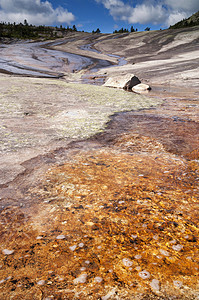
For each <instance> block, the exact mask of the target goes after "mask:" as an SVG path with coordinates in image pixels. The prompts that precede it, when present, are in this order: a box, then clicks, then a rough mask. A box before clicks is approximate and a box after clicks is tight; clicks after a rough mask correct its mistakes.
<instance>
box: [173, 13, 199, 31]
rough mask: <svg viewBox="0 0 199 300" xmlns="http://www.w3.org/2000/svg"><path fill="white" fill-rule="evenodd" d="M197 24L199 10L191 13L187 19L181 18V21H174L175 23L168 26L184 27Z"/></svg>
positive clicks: (198, 22) (198, 21) (198, 23)
mask: <svg viewBox="0 0 199 300" xmlns="http://www.w3.org/2000/svg"><path fill="white" fill-rule="evenodd" d="M197 25H199V11H198V12H197V13H195V14H193V15H192V16H191V17H189V18H187V19H183V20H182V21H180V22H178V23H176V24H175V25H172V26H170V28H173V29H176V28H184V27H192V26H197Z"/></svg>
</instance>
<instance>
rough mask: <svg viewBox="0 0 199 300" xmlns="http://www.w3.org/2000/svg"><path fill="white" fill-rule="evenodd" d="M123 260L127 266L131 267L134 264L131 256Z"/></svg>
mask: <svg viewBox="0 0 199 300" xmlns="http://www.w3.org/2000/svg"><path fill="white" fill-rule="evenodd" d="M122 262H123V264H124V265H125V267H131V266H132V264H133V262H132V261H131V260H130V259H129V258H123V260H122Z"/></svg>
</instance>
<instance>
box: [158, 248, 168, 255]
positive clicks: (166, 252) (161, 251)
mask: <svg viewBox="0 0 199 300" xmlns="http://www.w3.org/2000/svg"><path fill="white" fill-rule="evenodd" d="M160 253H161V254H162V255H164V256H169V255H170V253H169V252H168V251H166V250H164V249H160Z"/></svg>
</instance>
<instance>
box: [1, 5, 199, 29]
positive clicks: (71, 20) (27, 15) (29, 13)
mask: <svg viewBox="0 0 199 300" xmlns="http://www.w3.org/2000/svg"><path fill="white" fill-rule="evenodd" d="M198 10H199V0H48V1H47V0H0V22H10V23H13V22H16V23H20V22H21V23H23V22H24V20H25V19H26V20H27V22H28V23H29V24H33V25H53V26H60V25H62V26H64V27H65V26H73V25H76V27H77V29H78V30H80V31H88V32H91V31H92V30H96V29H97V28H99V29H100V30H101V32H104V33H109V32H113V31H114V30H118V29H120V28H122V27H123V28H128V29H130V27H131V26H132V25H133V27H134V28H135V29H136V28H137V29H138V31H142V30H144V29H145V28H146V27H150V29H151V30H155V29H160V28H161V29H164V28H168V27H169V26H170V25H173V24H175V23H176V22H178V21H180V20H182V19H184V18H187V17H189V16H191V15H192V14H193V13H195V12H197V11H198Z"/></svg>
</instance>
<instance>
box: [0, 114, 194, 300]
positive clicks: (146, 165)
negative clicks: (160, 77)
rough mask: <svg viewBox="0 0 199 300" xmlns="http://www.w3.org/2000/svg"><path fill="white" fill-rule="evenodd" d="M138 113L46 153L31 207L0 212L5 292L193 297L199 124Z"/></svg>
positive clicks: (7, 295)
mask: <svg viewBox="0 0 199 300" xmlns="http://www.w3.org/2000/svg"><path fill="white" fill-rule="evenodd" d="M155 111H157V109H156V110H155ZM149 112H150V111H148V113H149ZM167 112H168V114H169V111H167ZM143 113H144V112H143ZM138 115H139V114H138V113H136V112H134V113H127V114H119V115H118V116H115V117H114V118H113V121H112V122H111V123H110V125H109V126H108V128H107V129H106V131H105V133H101V134H98V135H97V136H95V138H92V139H90V140H87V141H82V142H79V143H73V144H71V147H69V148H68V150H66V149H60V150H57V151H54V152H52V153H51V156H49V157H51V159H53V158H54V160H57V163H56V164H50V163H49V168H48V171H47V172H46V173H45V175H44V176H43V177H42V179H41V180H40V183H39V184H37V185H34V184H33V185H31V186H30V187H29V188H28V189H27V190H26V192H25V193H24V197H26V198H28V197H29V198H30V199H31V202H32V205H31V206H30V207H29V210H28V211H27V210H25V209H23V208H19V207H14V206H12V207H7V208H5V209H3V210H2V212H1V237H0V238H1V249H2V251H1V255H0V265H1V269H0V274H1V282H0V293H1V298H2V299H103V300H106V299H197V297H198V285H197V284H198V281H197V279H198V277H197V276H198V228H197V224H198V215H197V204H198V203H197V200H198V172H199V166H198V147H197V146H198V144H197V142H198V136H197V132H194V130H193V128H192V125H191V124H192V123H191V122H190V124H189V125H188V126H187V123H186V122H181V121H180V120H177V121H175V120H173V119H172V121H170V123H169V122H168V120H166V123H164V122H163V121H162V119H161V118H160V119H157V118H155V117H154V118H152V116H151V117H150V118H149V117H148V128H147V130H146V127H147V126H146V124H147V113H146V114H145V118H143V116H140V117H138ZM130 116H131V118H130ZM118 118H119V119H120V120H118ZM125 122H127V124H128V126H127V125H125V126H126V127H127V129H128V130H127V131H126V132H124V131H123V132H122V130H123V129H124V127H125V126H124V123H125ZM134 122H137V126H134V125H135V124H134ZM139 122H140V126H139V125H138V123H139ZM161 122H162V123H161ZM172 122H173V123H172ZM175 122H178V125H179V126H176V124H175ZM144 123H145V127H144ZM164 124H165V126H166V127H165V128H167V135H166V134H165V128H164ZM119 125H120V126H119ZM158 125H159V126H158ZM160 125H161V126H160ZM117 126H119V128H121V131H119V130H116V129H117ZM122 126H123V127H122ZM183 126H184V130H185V129H186V133H187V136H188V137H187V140H186V143H187V144H188V148H186V150H183V149H184V146H183V143H181V144H179V147H178V151H177V152H176V151H175V147H173V148H172V147H171V146H170V147H167V145H171V144H172V143H170V140H169V136H170V135H171V133H173V135H174V136H175V134H176V133H177V132H178V134H180V132H183ZM196 126H197V124H196ZM178 129H179V130H178ZM161 132H162V133H163V135H162V136H161ZM191 132H192V135H193V137H192V139H194V137H195V143H193V140H191V138H189V137H191ZM163 136H164V137H165V139H164V143H163ZM173 144H175V141H174V140H173ZM42 161H45V157H43V158H42V157H40V158H39V159H38V162H37V165H35V168H36V169H37V168H39V164H40V162H41V163H42ZM46 161H47V160H46ZM22 200H23V199H22ZM34 203H35V204H34Z"/></svg>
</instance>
